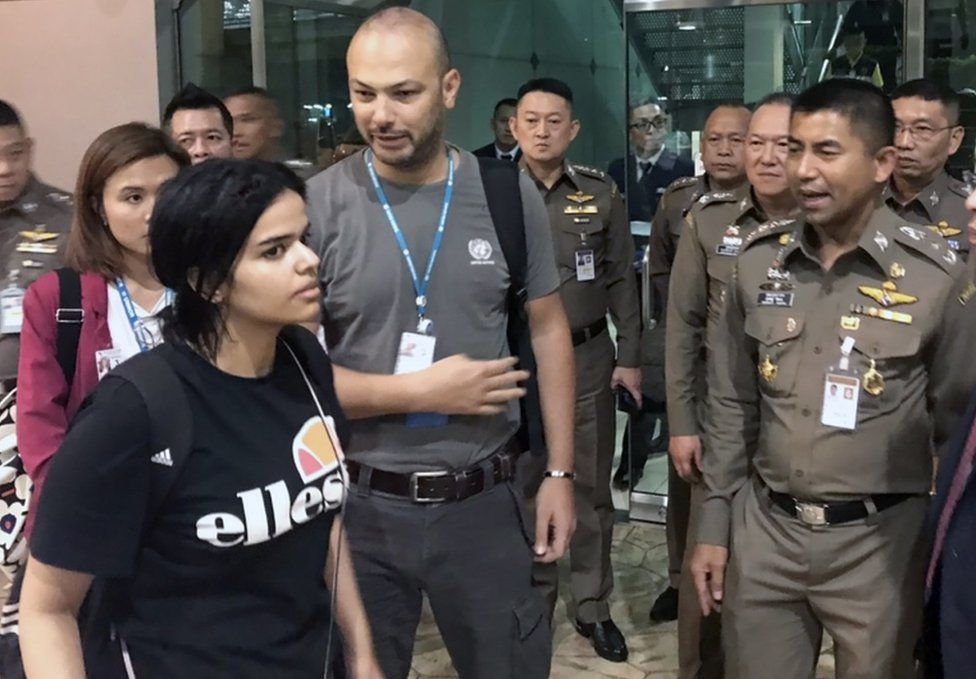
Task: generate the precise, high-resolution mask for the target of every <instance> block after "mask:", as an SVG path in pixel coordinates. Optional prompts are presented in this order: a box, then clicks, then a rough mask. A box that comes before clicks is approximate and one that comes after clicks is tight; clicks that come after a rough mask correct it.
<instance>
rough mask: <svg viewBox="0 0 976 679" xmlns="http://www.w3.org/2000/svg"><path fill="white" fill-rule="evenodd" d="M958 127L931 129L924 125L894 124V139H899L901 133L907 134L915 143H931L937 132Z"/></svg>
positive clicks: (949, 126)
mask: <svg viewBox="0 0 976 679" xmlns="http://www.w3.org/2000/svg"><path fill="white" fill-rule="evenodd" d="M956 127H958V125H946V126H945V127H932V126H931V125H927V124H925V123H919V124H917V125H902V124H901V123H895V139H898V138H899V137H901V134H902V132H908V136H909V137H911V138H912V139H914V140H915V141H932V139H933V138H934V137H935V135H937V134H938V133H939V132H945V131H946V130H951V129H954V128H956Z"/></svg>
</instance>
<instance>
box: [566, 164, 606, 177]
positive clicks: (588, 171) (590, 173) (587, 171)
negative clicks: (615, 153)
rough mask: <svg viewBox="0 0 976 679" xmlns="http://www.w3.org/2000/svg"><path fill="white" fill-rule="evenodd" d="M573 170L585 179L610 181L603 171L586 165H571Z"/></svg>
mask: <svg viewBox="0 0 976 679" xmlns="http://www.w3.org/2000/svg"><path fill="white" fill-rule="evenodd" d="M573 169H574V170H575V171H577V172H579V173H580V174H583V175H586V176H587V177H593V178H594V179H599V180H601V181H610V178H609V177H608V176H607V173H606V172H604V171H603V170H598V169H596V168H595V167H589V166H587V165H576V164H574V165H573Z"/></svg>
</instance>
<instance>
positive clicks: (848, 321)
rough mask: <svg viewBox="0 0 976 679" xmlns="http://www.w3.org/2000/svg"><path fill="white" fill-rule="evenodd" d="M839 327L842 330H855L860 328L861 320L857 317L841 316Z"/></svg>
mask: <svg viewBox="0 0 976 679" xmlns="http://www.w3.org/2000/svg"><path fill="white" fill-rule="evenodd" d="M840 327H841V328H842V329H843V330H857V329H858V328H860V327H861V319H860V318H858V317H857V316H841V317H840Z"/></svg>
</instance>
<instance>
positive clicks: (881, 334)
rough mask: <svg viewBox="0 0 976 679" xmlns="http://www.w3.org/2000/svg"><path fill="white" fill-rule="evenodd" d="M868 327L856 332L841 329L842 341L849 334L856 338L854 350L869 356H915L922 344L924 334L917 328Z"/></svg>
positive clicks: (893, 326)
mask: <svg viewBox="0 0 976 679" xmlns="http://www.w3.org/2000/svg"><path fill="white" fill-rule="evenodd" d="M886 325H888V326H890V327H884V328H872V327H866V328H862V329H859V330H858V331H856V332H843V331H841V335H840V338H841V341H843V339H844V338H845V337H847V336H848V335H850V336H851V337H853V338H854V351H857V352H860V353H861V354H863V355H865V356H867V357H868V358H875V359H878V358H904V357H907V356H915V355H916V354H917V353H918V350H919V347H920V346H921V345H922V334H921V333H920V332H919V331H918V330H917V329H915V328H911V327H904V326H901V327H899V326H895V324H893V323H891V324H886Z"/></svg>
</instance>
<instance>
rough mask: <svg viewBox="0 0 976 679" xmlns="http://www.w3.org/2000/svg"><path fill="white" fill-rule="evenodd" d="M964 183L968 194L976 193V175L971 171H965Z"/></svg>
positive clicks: (963, 175)
mask: <svg viewBox="0 0 976 679" xmlns="http://www.w3.org/2000/svg"><path fill="white" fill-rule="evenodd" d="M962 183H963V184H964V185H965V186H964V188H965V190H966V193H967V194H968V193H973V192H974V191H976V174H974V173H972V172H970V171H969V170H964V171H963V173H962Z"/></svg>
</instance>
